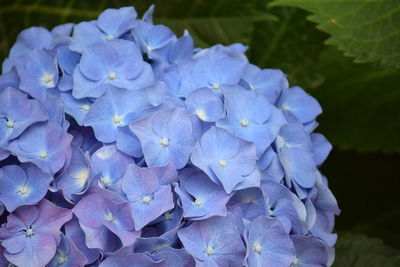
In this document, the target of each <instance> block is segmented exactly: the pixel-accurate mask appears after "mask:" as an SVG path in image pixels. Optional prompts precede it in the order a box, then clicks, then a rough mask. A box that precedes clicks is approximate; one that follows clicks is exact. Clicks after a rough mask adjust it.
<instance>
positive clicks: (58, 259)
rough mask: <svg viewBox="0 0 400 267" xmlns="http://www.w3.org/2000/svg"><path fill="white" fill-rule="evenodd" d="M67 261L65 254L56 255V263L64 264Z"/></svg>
mask: <svg viewBox="0 0 400 267" xmlns="http://www.w3.org/2000/svg"><path fill="white" fill-rule="evenodd" d="M67 261H68V258H67V256H65V255H60V256H58V257H57V263H58V265H61V264H64V263H66V262H67Z"/></svg>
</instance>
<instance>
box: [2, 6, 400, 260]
mask: <svg viewBox="0 0 400 267" xmlns="http://www.w3.org/2000/svg"><path fill="white" fill-rule="evenodd" d="M271 2H272V3H271ZM151 4H156V12H155V22H156V23H163V24H166V25H168V26H170V27H171V28H172V29H173V30H174V31H175V33H176V34H178V35H181V34H182V32H183V30H184V29H188V30H189V31H190V32H191V34H192V35H193V37H194V39H195V41H196V44H197V46H198V47H207V46H210V45H214V44H216V43H222V44H230V43H234V42H241V43H244V44H246V45H248V46H249V47H250V49H249V51H248V56H249V59H250V61H251V62H252V63H254V64H257V65H259V66H260V67H268V68H279V69H282V70H283V71H284V72H285V73H287V74H288V78H289V81H290V83H291V84H292V85H299V86H301V87H303V88H304V89H305V90H307V91H308V92H309V93H310V94H312V95H313V96H314V97H316V98H317V99H318V101H319V102H320V103H321V105H322V107H323V109H324V113H323V115H321V116H320V118H319V122H320V126H319V127H318V129H317V131H319V132H321V133H323V134H324V135H326V136H327V137H328V139H329V140H330V141H331V142H332V143H333V145H334V150H333V152H332V154H331V156H330V157H329V159H328V160H327V162H326V163H325V164H324V165H323V167H322V171H323V173H324V174H325V175H327V176H328V178H329V181H330V186H331V188H332V190H333V192H334V194H335V195H336V197H337V199H338V201H339V205H340V207H341V209H342V214H341V215H340V216H339V217H338V218H337V224H336V230H337V231H338V232H339V243H338V246H337V252H338V253H337V261H336V263H335V265H336V266H398V264H400V261H399V260H400V254H399V251H400V229H399V225H400V210H399V207H400V197H399V193H398V191H397V190H399V189H400V171H399V166H400V71H399V67H400V1H398V0H318V1H317V0H275V1H268V0H152V1H150V0H97V1H82V0H1V1H0V59H4V58H5V57H6V56H7V54H8V50H9V48H10V47H11V45H12V44H13V43H14V41H15V38H16V36H17V34H18V32H20V31H21V30H23V29H24V28H27V27H30V26H43V27H47V28H52V27H54V26H55V25H58V24H61V23H66V22H80V21H83V20H91V19H95V18H96V17H97V15H98V14H99V13H101V11H102V10H103V9H106V8H118V7H121V6H129V5H133V6H135V8H136V10H137V11H138V13H139V15H141V14H143V12H144V11H145V10H146V9H147V8H148V7H149V6H150V5H151ZM365 235H367V236H369V237H366V236H365ZM371 237H375V238H371ZM376 238H379V239H376ZM382 240H383V241H382ZM389 246H390V247H389Z"/></svg>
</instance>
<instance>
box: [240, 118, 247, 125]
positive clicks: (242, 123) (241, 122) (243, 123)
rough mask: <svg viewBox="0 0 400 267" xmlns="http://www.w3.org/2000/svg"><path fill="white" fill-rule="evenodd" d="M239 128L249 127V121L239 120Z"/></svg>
mask: <svg viewBox="0 0 400 267" xmlns="http://www.w3.org/2000/svg"><path fill="white" fill-rule="evenodd" d="M240 126H242V127H247V126H249V121H248V120H246V119H243V120H241V121H240Z"/></svg>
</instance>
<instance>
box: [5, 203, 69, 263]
mask: <svg viewBox="0 0 400 267" xmlns="http://www.w3.org/2000/svg"><path fill="white" fill-rule="evenodd" d="M71 218H72V212H71V211H70V210H68V209H64V208H59V207H57V206H55V205H54V204H52V203H51V202H50V201H48V200H46V199H45V200H42V201H41V202H40V203H39V204H38V205H37V206H22V207H19V208H18V209H16V210H15V211H14V212H13V213H11V214H10V215H8V217H7V224H5V225H3V226H2V227H1V228H0V240H2V241H1V245H2V246H3V247H4V249H5V252H4V256H5V257H6V259H7V260H8V261H10V262H11V263H13V264H15V265H17V266H32V267H33V266H45V265H46V264H47V263H48V262H49V261H50V260H51V259H52V258H53V256H54V255H55V253H56V249H57V244H59V243H60V238H61V237H60V233H61V232H60V228H61V227H62V226H63V225H64V224H65V223H66V222H67V221H69V220H71ZM27 259H29V261H28V262H27V261H26V260H27Z"/></svg>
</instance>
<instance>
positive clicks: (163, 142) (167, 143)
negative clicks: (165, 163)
mask: <svg viewBox="0 0 400 267" xmlns="http://www.w3.org/2000/svg"><path fill="white" fill-rule="evenodd" d="M160 145H162V146H163V147H167V146H169V140H168V138H165V137H164V138H161V141H160Z"/></svg>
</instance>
